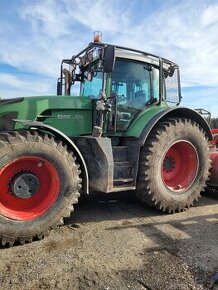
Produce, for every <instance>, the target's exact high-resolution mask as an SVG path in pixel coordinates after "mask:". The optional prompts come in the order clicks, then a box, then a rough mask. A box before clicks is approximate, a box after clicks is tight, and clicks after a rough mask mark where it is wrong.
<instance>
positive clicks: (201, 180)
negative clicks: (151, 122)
mask: <svg viewBox="0 0 218 290" xmlns="http://www.w3.org/2000/svg"><path fill="white" fill-rule="evenodd" d="M139 163H140V164H139V172H138V180H137V191H136V196H137V197H138V198H139V200H140V201H142V202H143V203H147V204H149V205H152V206H155V207H158V208H159V209H161V210H163V211H165V212H169V213H171V212H173V213H174V212H175V211H182V210H184V209H185V208H187V207H190V206H191V205H193V203H194V201H195V200H198V198H199V197H200V193H201V191H203V190H204V188H205V186H206V180H207V179H208V175H209V168H210V159H209V148H208V141H207V139H206V137H205V134H204V132H203V130H202V129H200V127H199V126H198V124H197V123H195V122H194V121H191V120H189V119H184V118H175V119H167V120H165V121H163V122H159V123H158V124H157V125H156V127H155V128H154V129H153V130H152V132H151V133H150V136H149V138H148V139H147V140H146V143H145V144H144V146H143V147H142V149H141V153H140V160H139Z"/></svg>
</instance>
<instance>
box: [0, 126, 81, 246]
mask: <svg viewBox="0 0 218 290" xmlns="http://www.w3.org/2000/svg"><path fill="white" fill-rule="evenodd" d="M79 174H80V170H79V165H78V164H76V158H75V157H74V155H73V153H72V152H69V151H68V150H67V148H66V146H64V145H63V144H62V142H61V141H55V140H54V138H53V137H49V136H48V135H47V134H45V135H44V136H40V135H38V133H37V132H33V133H32V132H29V131H27V132H23V133H18V132H10V133H3V134H0V242H1V244H2V245H6V244H9V245H10V246H12V245H13V244H14V243H15V242H16V241H17V242H19V243H21V244H24V243H25V242H31V241H32V239H33V238H39V239H41V238H42V237H43V236H44V235H45V234H47V233H48V231H49V230H50V229H51V228H52V227H54V226H56V225H58V224H63V218H64V217H69V216H70V214H71V212H72V211H73V204H75V203H77V202H78V197H79V189H80V187H81V179H80V178H79Z"/></svg>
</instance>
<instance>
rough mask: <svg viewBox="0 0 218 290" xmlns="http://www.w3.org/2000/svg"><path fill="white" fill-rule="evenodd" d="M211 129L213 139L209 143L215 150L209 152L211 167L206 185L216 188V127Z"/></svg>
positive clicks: (217, 185)
mask: <svg viewBox="0 0 218 290" xmlns="http://www.w3.org/2000/svg"><path fill="white" fill-rule="evenodd" d="M211 131H212V134H213V136H214V139H213V141H211V142H210V144H211V145H213V146H216V151H214V152H212V153H211V154H210V159H211V160H212V168H211V169H210V173H211V175H210V180H209V181H208V185H209V186H210V187H212V188H215V189H218V129H212V130H211Z"/></svg>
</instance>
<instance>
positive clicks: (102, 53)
mask: <svg viewBox="0 0 218 290" xmlns="http://www.w3.org/2000/svg"><path fill="white" fill-rule="evenodd" d="M99 40H101V34H100V33H98V34H95V38H94V42H92V43H90V44H89V45H88V47H86V48H85V49H83V50H82V51H81V52H80V53H78V54H77V55H75V56H73V57H72V58H71V59H64V60H63V61H62V63H61V72H60V78H59V79H58V82H57V94H58V95H74V94H75V90H76V89H77V90H78V88H79V95H80V96H81V97H88V98H90V100H92V103H93V112H94V115H93V119H94V120H93V124H94V127H98V128H99V130H100V133H99V134H101V132H103V133H110V134H112V133H116V132H121V133H122V132H126V131H127V130H128V128H129V127H130V125H131V124H132V122H133V121H134V120H135V119H136V118H137V116H139V115H140V114H141V113H142V112H143V111H145V110H146V109H148V108H150V107H152V106H155V107H157V105H161V104H163V103H164V102H169V103H170V104H174V105H178V104H179V103H180V101H181V90H180V79H179V68H178V66H177V65H176V64H175V63H173V62H171V61H169V60H166V59H164V58H161V57H158V56H155V55H153V54H150V53H146V52H142V51H138V50H134V49H129V48H126V47H120V46H114V45H109V44H104V43H101V42H99Z"/></svg>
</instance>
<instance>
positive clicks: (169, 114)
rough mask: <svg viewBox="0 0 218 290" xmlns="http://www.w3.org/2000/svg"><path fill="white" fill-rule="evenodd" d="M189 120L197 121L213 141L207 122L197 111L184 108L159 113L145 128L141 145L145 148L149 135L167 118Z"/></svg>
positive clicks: (141, 136)
mask: <svg viewBox="0 0 218 290" xmlns="http://www.w3.org/2000/svg"><path fill="white" fill-rule="evenodd" d="M178 117H179V118H187V119H191V120H193V121H195V122H196V123H198V124H199V126H200V127H202V128H203V130H204V131H205V134H206V136H207V138H208V140H209V141H211V140H213V135H212V133H211V130H210V127H209V125H208V123H207V121H206V120H205V119H204V118H203V117H202V116H201V115H200V114H199V113H197V112H196V111H194V110H192V109H189V108H183V107H176V108H169V109H167V110H164V111H161V112H159V113H158V114H157V115H155V116H154V117H153V118H152V119H151V120H150V121H149V122H148V123H147V124H146V126H145V127H144V129H143V131H142V133H141V135H140V137H139V139H140V145H141V146H143V145H144V143H145V141H146V139H147V138H148V135H149V133H150V132H151V130H152V129H153V128H154V126H155V125H156V124H157V123H158V122H160V121H163V120H164V119H166V118H178Z"/></svg>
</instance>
